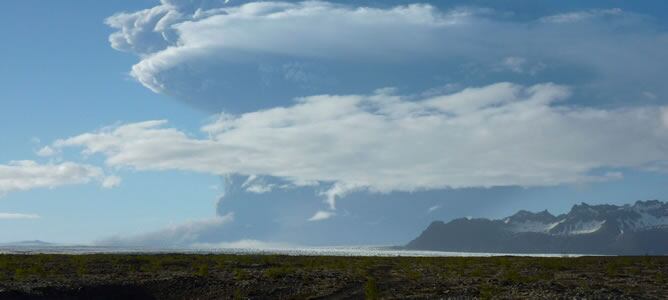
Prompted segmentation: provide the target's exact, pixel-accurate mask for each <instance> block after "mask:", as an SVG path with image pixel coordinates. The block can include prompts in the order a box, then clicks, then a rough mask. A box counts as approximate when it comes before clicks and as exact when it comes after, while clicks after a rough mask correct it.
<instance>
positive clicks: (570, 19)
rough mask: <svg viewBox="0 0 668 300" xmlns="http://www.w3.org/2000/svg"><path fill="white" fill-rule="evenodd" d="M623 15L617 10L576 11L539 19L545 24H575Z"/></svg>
mask: <svg viewBox="0 0 668 300" xmlns="http://www.w3.org/2000/svg"><path fill="white" fill-rule="evenodd" d="M623 13H624V11H623V10H621V9H619V8H612V9H595V10H588V11H576V12H569V13H563V14H557V15H552V16H547V17H543V18H541V21H543V22H546V23H575V22H582V21H586V20H591V19H594V18H601V17H610V16H619V15H621V14H623Z"/></svg>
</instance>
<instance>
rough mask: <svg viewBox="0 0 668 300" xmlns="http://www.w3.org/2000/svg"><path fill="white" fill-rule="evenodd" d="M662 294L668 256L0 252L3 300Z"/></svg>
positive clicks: (666, 292)
mask: <svg viewBox="0 0 668 300" xmlns="http://www.w3.org/2000/svg"><path fill="white" fill-rule="evenodd" d="M573 297H577V298H592V299H666V298H668V257H579V258H536V257H486V258H480V257H478V258H474V257H446V258H443V257H441V258H425V257H422V258H408V257H396V258H381V257H304V256H274V255H264V256H262V255H258V256H238V255H194V254H193V255H190V254H161V255H123V254H94V255H71V256H68V255H0V298H2V299H364V298H368V299H377V298H380V299H407V298H410V299H435V298H465V299H469V298H471V299H473V298H482V299H488V298H504V299H505V298H529V299H540V298H549V299H554V298H563V299H566V298H569V299H572V298H573Z"/></svg>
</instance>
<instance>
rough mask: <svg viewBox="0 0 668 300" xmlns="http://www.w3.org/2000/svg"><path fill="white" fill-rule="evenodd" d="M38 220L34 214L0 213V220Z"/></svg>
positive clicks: (37, 216)
mask: <svg viewBox="0 0 668 300" xmlns="http://www.w3.org/2000/svg"><path fill="white" fill-rule="evenodd" d="M39 218H40V216H39V215H36V214H19V213H0V220H24V219H39Z"/></svg>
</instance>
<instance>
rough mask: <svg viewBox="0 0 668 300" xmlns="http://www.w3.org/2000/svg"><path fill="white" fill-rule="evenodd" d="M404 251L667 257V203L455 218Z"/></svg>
mask: <svg viewBox="0 0 668 300" xmlns="http://www.w3.org/2000/svg"><path fill="white" fill-rule="evenodd" d="M405 248H407V249H412V250H439V251H457V252H493V253H554V254H559V253H564V254H566V253H568V254H602V255H645V254H650V255H652V254H653V255H656V254H660V255H666V254H668V202H661V201H658V200H650V201H638V202H636V203H635V204H633V205H630V204H627V205H622V206H618V205H609V204H604V205H588V204H586V203H582V204H577V205H574V206H573V207H572V208H571V210H570V212H568V213H566V214H561V215H558V216H554V215H552V214H550V213H549V212H548V211H547V210H545V211H541V212H529V211H525V210H521V211H519V212H517V213H515V214H514V215H512V216H510V217H507V218H504V219H500V220H490V219H483V218H475V219H474V218H460V219H455V220H452V221H450V222H448V223H444V222H441V221H435V222H432V223H431V225H429V227H428V228H427V229H426V230H424V231H423V232H422V234H421V235H420V236H418V237H417V238H416V239H414V240H413V241H411V242H410V243H408V244H407V245H406V246H405Z"/></svg>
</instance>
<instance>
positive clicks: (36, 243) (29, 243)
mask: <svg viewBox="0 0 668 300" xmlns="http://www.w3.org/2000/svg"><path fill="white" fill-rule="evenodd" d="M53 245H55V244H53V243H48V242H44V241H40V240H34V241H20V242H11V243H1V244H0V246H26V247H27V246H53Z"/></svg>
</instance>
